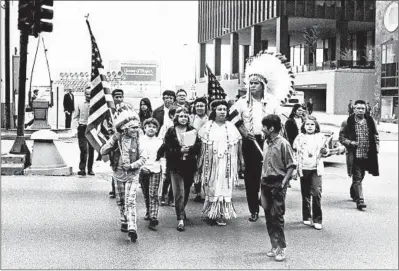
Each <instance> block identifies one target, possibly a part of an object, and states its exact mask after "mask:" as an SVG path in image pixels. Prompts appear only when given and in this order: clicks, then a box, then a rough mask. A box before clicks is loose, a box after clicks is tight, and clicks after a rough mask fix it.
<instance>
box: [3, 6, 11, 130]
mask: <svg viewBox="0 0 399 271" xmlns="http://www.w3.org/2000/svg"><path fill="white" fill-rule="evenodd" d="M4 8H5V18H4V19H5V24H4V26H5V31H4V35H5V37H4V43H5V62H6V63H5V64H6V65H5V75H6V78H5V87H6V89H5V91H6V101H5V102H6V103H5V111H6V129H7V130H8V129H10V128H11V123H10V122H11V114H10V108H11V99H10V96H11V76H10V1H9V0H5V5H4Z"/></svg>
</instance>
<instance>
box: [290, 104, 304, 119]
mask: <svg viewBox="0 0 399 271" xmlns="http://www.w3.org/2000/svg"><path fill="white" fill-rule="evenodd" d="M301 107H302V108H303V106H302V105H300V104H294V106H293V107H292V110H291V114H290V115H289V116H288V118H289V119H292V118H294V117H295V114H296V111H298V109H299V108H301Z"/></svg>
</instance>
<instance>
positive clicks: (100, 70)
mask: <svg viewBox="0 0 399 271" xmlns="http://www.w3.org/2000/svg"><path fill="white" fill-rule="evenodd" d="M98 73H99V74H102V75H106V74H105V71H104V69H103V68H98Z"/></svg>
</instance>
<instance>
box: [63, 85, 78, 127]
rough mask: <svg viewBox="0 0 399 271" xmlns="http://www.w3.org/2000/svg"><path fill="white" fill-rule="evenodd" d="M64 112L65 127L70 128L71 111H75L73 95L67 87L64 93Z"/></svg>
mask: <svg viewBox="0 0 399 271" xmlns="http://www.w3.org/2000/svg"><path fill="white" fill-rule="evenodd" d="M63 105H64V113H65V128H67V129H68V128H71V122H72V113H73V111H75V97H74V96H73V94H72V89H71V88H69V89H67V93H65V95H64V101H63Z"/></svg>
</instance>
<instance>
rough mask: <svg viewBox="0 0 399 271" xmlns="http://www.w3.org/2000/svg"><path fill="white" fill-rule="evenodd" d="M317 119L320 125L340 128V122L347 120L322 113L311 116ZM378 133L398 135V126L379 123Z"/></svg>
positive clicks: (341, 116) (345, 117)
mask: <svg viewBox="0 0 399 271" xmlns="http://www.w3.org/2000/svg"><path fill="white" fill-rule="evenodd" d="M312 115H313V116H315V117H316V118H317V120H318V121H319V122H320V124H324V125H331V126H335V127H341V124H342V122H343V121H344V120H345V119H347V118H348V115H333V114H327V113H324V112H313V114H312ZM377 130H378V132H386V133H394V134H397V133H398V124H394V123H385V122H380V124H379V125H377Z"/></svg>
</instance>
